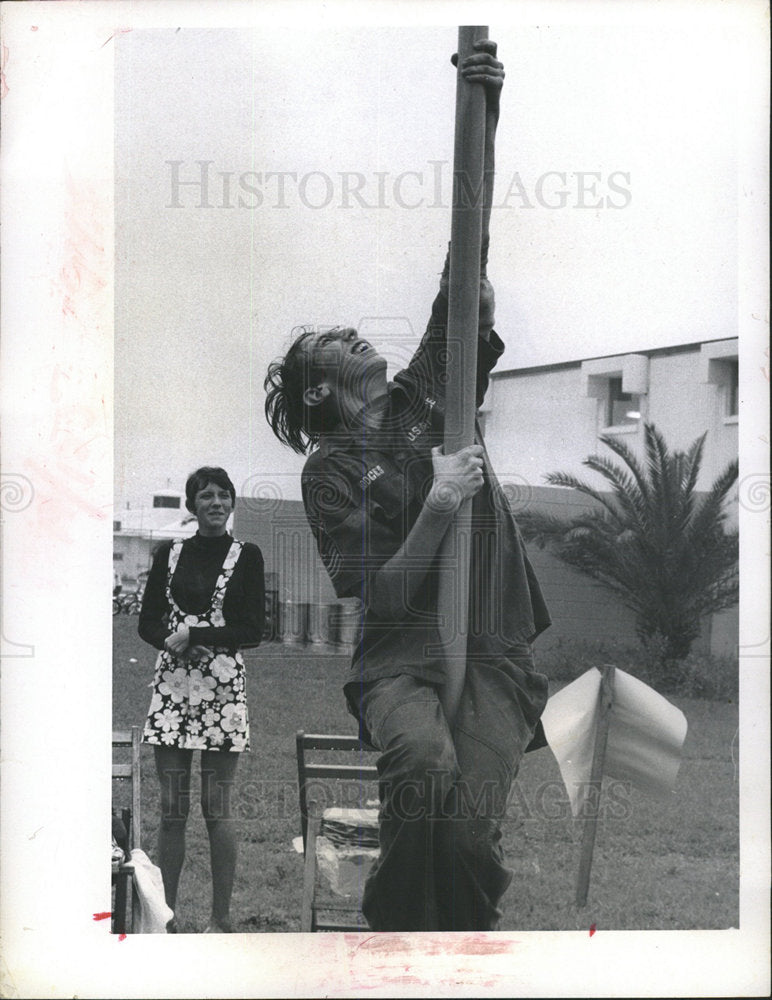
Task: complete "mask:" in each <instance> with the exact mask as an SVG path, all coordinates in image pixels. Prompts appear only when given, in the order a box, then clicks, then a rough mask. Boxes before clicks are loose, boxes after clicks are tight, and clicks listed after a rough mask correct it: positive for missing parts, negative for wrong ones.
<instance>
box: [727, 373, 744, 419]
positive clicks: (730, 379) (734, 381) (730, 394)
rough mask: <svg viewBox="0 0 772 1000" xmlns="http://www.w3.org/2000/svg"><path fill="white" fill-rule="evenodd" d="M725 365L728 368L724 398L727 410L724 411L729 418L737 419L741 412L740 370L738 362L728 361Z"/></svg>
mask: <svg viewBox="0 0 772 1000" xmlns="http://www.w3.org/2000/svg"><path fill="white" fill-rule="evenodd" d="M724 363H725V365H726V368H727V375H726V382H725V386H726V394H725V396H724V399H725V401H726V409H725V410H724V415H725V416H727V417H736V416H737V414H738V410H739V402H738V396H739V388H740V368H739V364H738V362H737V360H735V361H726V362H724Z"/></svg>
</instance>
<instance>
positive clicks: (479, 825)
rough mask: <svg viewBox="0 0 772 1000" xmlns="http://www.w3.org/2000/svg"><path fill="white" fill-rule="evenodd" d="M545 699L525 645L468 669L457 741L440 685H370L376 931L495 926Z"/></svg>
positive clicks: (367, 909)
mask: <svg viewBox="0 0 772 1000" xmlns="http://www.w3.org/2000/svg"><path fill="white" fill-rule="evenodd" d="M546 700H547V679H546V677H544V675H542V674H538V673H536V672H535V671H534V670H533V660H532V657H531V652H530V647H529V646H521V647H518V648H517V650H514V651H512V652H511V654H510V656H509V657H508V658H506V659H504V660H501V659H497V660H496V661H495V662H491V661H490V659H489V658H481V659H479V660H472V661H470V662H469V663H468V665H467V672H466V681H465V686H464V692H463V695H462V700H461V705H460V708H459V713H458V718H457V721H456V725H455V727H454V731H453V733H451V732H450V729H449V728H448V724H447V722H446V720H445V716H444V714H443V711H442V708H441V706H440V702H439V699H438V695H437V689H436V688H435V686H434V685H432V684H430V683H427V682H425V681H422V680H419V679H418V678H415V677H412V676H410V675H407V674H401V675H399V676H397V677H386V678H383V679H381V680H377V681H373V682H371V683H369V684H366V685H364V686H363V688H362V689H361V694H360V706H359V707H360V713H361V716H362V719H363V721H364V723H365V725H366V726H367V729H368V730H369V732H370V734H371V737H372V739H373V741H374V744H375V746H376V747H377V748H378V749H379V750H380V751H381V756H380V758H379V760H378V771H379V794H380V803H381V808H380V848H381V850H380V857H379V859H378V861H377V862H376V863H375V865H374V866H373V868H372V869H371V872H370V875H369V877H368V879H367V883H366V885H365V892H364V898H363V906H362V909H363V912H364V915H365V917H366V918H367V921H368V923H369V925H370V927H371V928H372V929H373V930H383V931H390V930H401V931H412V930H417V931H420V930H495V929H496V928H497V926H498V922H499V919H500V917H501V910H500V909H499V902H500V900H501V898H502V896H503V895H504V893H505V891H506V889H507V887H508V886H509V883H510V881H511V878H512V873H511V871H510V870H509V869H508V868H506V867H505V865H504V857H503V852H502V849H501V826H500V821H501V818H502V817H503V815H504V812H505V809H506V800H507V796H508V794H509V789H510V786H511V783H512V780H513V778H514V776H515V774H516V773H517V768H518V766H519V763H520V758H521V756H522V753H523V751H524V750H525V747H526V746H527V744H528V742H529V741H530V739H531V736H532V734H533V731H534V728H535V726H536V723H537V721H538V718H539V715H540V714H541V711H542V709H543V707H544V705H545V704H546Z"/></svg>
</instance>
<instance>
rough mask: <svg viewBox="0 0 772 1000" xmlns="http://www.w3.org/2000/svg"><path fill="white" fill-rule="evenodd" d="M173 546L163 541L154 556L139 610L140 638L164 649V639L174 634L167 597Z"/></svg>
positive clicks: (157, 647)
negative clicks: (168, 574)
mask: <svg viewBox="0 0 772 1000" xmlns="http://www.w3.org/2000/svg"><path fill="white" fill-rule="evenodd" d="M171 546H172V543H171V542H164V543H162V544H161V545H160V546H159V548H158V549H157V550H156V553H155V555H154V556H153V565H152V566H151V568H150V573H149V574H148V577H147V583H146V584H145V593H144V594H143V596H142V607H141V609H140V612H139V625H138V631H139V635H140V638H141V639H144V640H145V642H147V643H150V645H151V646H155V648H156V649H163V648H164V641H165V640H166V639H167V638H168V637H169V636H170V635H171V634H172V633H171V629H170V628H169V624H168V622H169V602H168V601H167V599H166V574H167V573H168V571H169V552H170V550H171Z"/></svg>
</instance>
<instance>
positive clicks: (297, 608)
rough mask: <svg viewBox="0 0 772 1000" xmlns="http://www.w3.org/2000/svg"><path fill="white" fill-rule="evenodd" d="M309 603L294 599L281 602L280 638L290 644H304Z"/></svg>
mask: <svg viewBox="0 0 772 1000" xmlns="http://www.w3.org/2000/svg"><path fill="white" fill-rule="evenodd" d="M307 618H308V605H307V604H300V603H297V602H294V601H282V602H281V604H279V639H280V640H281V642H283V643H285V644H286V645H288V646H302V645H303V643H304V642H305V636H306V629H307Z"/></svg>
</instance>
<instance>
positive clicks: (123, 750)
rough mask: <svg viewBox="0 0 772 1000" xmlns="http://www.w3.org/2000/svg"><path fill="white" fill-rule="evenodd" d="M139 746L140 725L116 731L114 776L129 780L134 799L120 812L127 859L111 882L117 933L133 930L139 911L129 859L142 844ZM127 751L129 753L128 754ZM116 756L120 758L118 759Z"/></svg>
mask: <svg viewBox="0 0 772 1000" xmlns="http://www.w3.org/2000/svg"><path fill="white" fill-rule="evenodd" d="M140 746H141V733H140V729H139V726H132V728H131V729H127V730H118V731H114V732H113V771H112V778H113V781H114V782H115V781H118V782H124V781H128V782H130V802H131V805H130V806H124V807H123V808H122V809H121V812H120V817H121V820H122V821H123V825H124V827H125V828H126V833H127V847H128V850H127V851H126V860H125V861H124V862H123V863H122V864H120V865H119V866H118V868H117V870H113V873H112V884H113V886H114V888H115V902H114V904H113V920H112V930H113V933H114V934H126V933H130V932H131V931H133V929H134V916H135V913H137V912H138V902H137V897H136V891H135V889H134V865H133V864H132V863H131V860H130V858H131V852H132V850H133V849H134V848H135V847H140V846H141V844H140V841H141V831H142V823H141V798H140V791H141V786H140ZM116 751H117V754H116ZM127 751H129V752H128V753H127ZM116 757H118V758H121V759H116ZM127 758H128V759H127Z"/></svg>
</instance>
